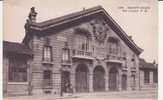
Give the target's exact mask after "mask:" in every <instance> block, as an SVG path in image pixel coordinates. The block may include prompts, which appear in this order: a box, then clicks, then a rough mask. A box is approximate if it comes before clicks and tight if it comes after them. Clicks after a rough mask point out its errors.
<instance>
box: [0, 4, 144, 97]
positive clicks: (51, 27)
mask: <svg viewBox="0 0 163 100" xmlns="http://www.w3.org/2000/svg"><path fill="white" fill-rule="evenodd" d="M36 16H37V13H36V12H35V9H34V8H31V12H30V14H29V18H28V20H27V23H26V24H25V30H26V35H25V37H24V39H23V42H22V43H21V44H19V46H20V45H21V46H20V48H19V50H20V51H21V52H22V51H24V47H23V46H25V47H26V49H28V50H26V52H28V53H24V52H23V53H15V51H12V52H11V54H15V55H22V56H21V58H20V59H19V57H16V58H18V59H14V60H15V62H16V63H17V64H18V65H19V66H22V64H24V65H25V66H26V67H20V69H18V70H17V71H13V72H12V70H11V72H10V69H12V68H13V67H12V65H13V64H12V63H13V62H12V59H13V58H11V57H10V56H9V55H8V56H6V54H8V52H5V51H7V50H8V49H4V61H3V65H4V66H3V67H4V68H3V69H4V81H3V82H4V83H3V84H4V86H3V87H4V89H3V90H4V93H6V94H14V93H18V94H19V92H20V91H27V92H25V93H26V94H33V95H37V94H57V95H59V94H61V95H62V93H65V92H72V91H73V92H74V93H76V92H79V93H81V92H100V91H126V90H128V91H130V90H139V89H140V79H141V78H140V74H139V66H140V63H139V62H140V58H139V55H140V54H141V52H142V49H141V48H139V47H138V46H137V45H136V44H135V43H134V41H133V40H132V38H131V37H129V36H128V35H127V34H126V33H125V32H124V31H123V30H122V29H121V27H120V26H119V25H118V24H117V23H116V22H115V21H114V20H113V19H112V17H111V16H110V15H109V14H108V13H107V12H106V11H105V10H104V9H103V8H102V7H101V6H97V7H94V8H90V9H86V10H83V11H80V12H76V13H72V14H69V15H66V16H62V17H59V18H56V19H52V20H48V21H44V22H41V23H37V22H36ZM9 44H12V43H8V45H9ZM4 45H5V44H4ZM22 45H23V46H22ZM10 46H11V45H10ZM22 62H23V63H22ZM19 63H20V64H19ZM15 67H18V66H16V65H15ZM21 68H26V70H23V69H21ZM14 70H16V69H15V68H14ZM14 72H16V73H15V74H14ZM6 73H8V74H6ZM24 73H25V75H24ZM17 74H18V75H17ZM10 76H11V77H10ZM24 77H26V78H24ZM8 78H9V79H8ZM17 78H18V79H17ZM16 86H17V87H16ZM19 86H21V87H22V88H21V89H20V90H19V89H18V90H17V89H16V88H19ZM21 93H23V92H21Z"/></svg>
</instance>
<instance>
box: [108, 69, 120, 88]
mask: <svg viewBox="0 0 163 100" xmlns="http://www.w3.org/2000/svg"><path fill="white" fill-rule="evenodd" d="M117 81H118V71H117V69H116V68H115V67H112V68H111V69H110V71H109V90H111V91H115V90H117V89H118V88H117V87H118V85H117Z"/></svg>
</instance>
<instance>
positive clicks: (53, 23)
mask: <svg viewBox="0 0 163 100" xmlns="http://www.w3.org/2000/svg"><path fill="white" fill-rule="evenodd" d="M97 16H102V17H103V18H104V20H105V22H106V23H102V24H107V25H109V27H110V28H111V29H112V30H113V31H114V32H115V33H116V34H117V35H118V36H119V37H120V38H121V39H122V40H123V41H124V42H125V43H126V45H127V46H128V47H129V48H131V49H132V50H133V51H134V52H135V53H136V54H137V55H139V54H140V53H141V52H142V51H143V50H142V49H141V48H139V47H138V46H137V45H136V44H135V43H134V42H133V40H131V39H130V38H129V36H128V35H127V34H126V33H125V32H124V31H123V29H122V28H121V27H120V26H119V25H118V24H117V23H116V22H115V21H114V20H113V18H112V17H111V16H110V15H109V14H108V13H107V12H106V11H105V9H104V8H102V7H101V6H97V7H94V8H90V9H87V10H83V11H80V12H76V13H72V14H69V15H66V16H62V17H59V18H55V19H51V20H48V21H44V22H41V23H33V24H32V25H31V26H30V30H32V31H36V32H33V33H37V35H48V34H46V32H44V31H48V30H52V31H57V30H62V29H64V28H67V27H70V25H72V24H77V23H81V22H83V21H87V20H90V19H92V18H94V17H97ZM92 25H93V27H96V28H97V29H98V28H101V29H98V30H94V33H95V35H96V39H98V40H99V41H101V42H102V40H104V38H105V37H106V36H105V34H103V35H100V34H101V32H102V31H107V30H105V28H103V27H99V26H98V25H96V24H92ZM101 30H102V31H101ZM53 33H55V32H53ZM27 35H28V34H27Z"/></svg>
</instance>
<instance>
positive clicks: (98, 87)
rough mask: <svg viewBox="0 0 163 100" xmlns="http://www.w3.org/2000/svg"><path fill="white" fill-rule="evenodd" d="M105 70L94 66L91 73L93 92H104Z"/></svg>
mask: <svg viewBox="0 0 163 100" xmlns="http://www.w3.org/2000/svg"><path fill="white" fill-rule="evenodd" d="M104 75H105V70H104V68H103V67H102V66H96V67H95V69H94V71H93V89H94V91H104V90H105V78H104Z"/></svg>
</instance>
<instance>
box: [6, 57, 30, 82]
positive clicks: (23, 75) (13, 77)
mask: <svg viewBox="0 0 163 100" xmlns="http://www.w3.org/2000/svg"><path fill="white" fill-rule="evenodd" d="M26 81H27V64H26V62H25V61H23V60H20V59H15V58H12V59H10V60H9V82H26Z"/></svg>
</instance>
